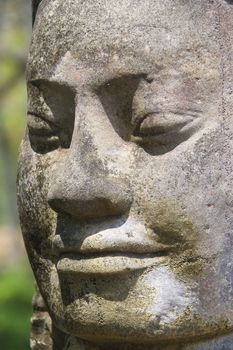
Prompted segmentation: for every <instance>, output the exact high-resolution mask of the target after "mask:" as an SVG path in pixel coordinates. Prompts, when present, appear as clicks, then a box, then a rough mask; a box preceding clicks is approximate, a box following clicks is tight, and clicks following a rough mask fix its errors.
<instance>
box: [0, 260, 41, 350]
mask: <svg viewBox="0 0 233 350" xmlns="http://www.w3.org/2000/svg"><path fill="white" fill-rule="evenodd" d="M33 291H34V288H33V283H32V276H31V274H30V273H29V271H28V269H26V268H25V266H21V267H19V268H17V269H7V270H5V271H2V272H0V310H1V312H0V347H1V349H5V350H17V349H19V350H27V349H29V332H30V317H31V314H32V308H31V299H32V295H33Z"/></svg>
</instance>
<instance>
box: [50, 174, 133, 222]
mask: <svg viewBox="0 0 233 350" xmlns="http://www.w3.org/2000/svg"><path fill="white" fill-rule="evenodd" d="M131 202H132V196H131V193H130V189H129V186H128V185H127V183H126V182H124V181H123V180H120V179H113V178H110V179H108V178H104V177H97V178H95V179H85V180H78V182H77V183H75V184H74V183H72V179H71V181H68V183H67V182H66V183H63V184H62V183H61V182H60V181H59V182H58V183H57V184H56V185H54V186H53V188H51V190H50V191H49V195H48V203H49V205H50V207H51V208H52V209H53V210H55V211H56V212H58V213H62V212H63V213H67V214H69V215H71V216H73V217H76V218H77V219H78V220H89V219H92V220H93V219H99V218H104V217H113V216H120V215H123V214H125V213H126V212H127V211H128V210H129V208H130V205H131Z"/></svg>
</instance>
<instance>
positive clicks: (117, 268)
mask: <svg viewBox="0 0 233 350" xmlns="http://www.w3.org/2000/svg"><path fill="white" fill-rule="evenodd" d="M167 256H168V252H167V251H159V252H156V253H153V254H152V253H150V254H135V253H131V252H128V253H120V252H119V253H115V252H114V253H113V252H112V253H110V252H108V253H98V254H97V253H95V254H80V253H63V254H61V255H60V257H59V258H58V260H57V270H58V272H59V273H62V274H89V275H92V274H95V275H96V274H97V275H114V274H124V273H130V272H132V271H136V270H142V269H146V268H148V267H151V266H157V265H160V264H161V263H162V262H163V261H164V260H165V259H166V258H167Z"/></svg>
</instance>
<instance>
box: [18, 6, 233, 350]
mask: <svg viewBox="0 0 233 350" xmlns="http://www.w3.org/2000/svg"><path fill="white" fill-rule="evenodd" d="M38 3H39V2H38V1H36V2H35V5H36V8H37V5H38ZM36 8H34V10H35V9H36ZM34 14H35V11H34ZM232 23H233V6H232V2H231V1H225V0H206V1H203V0H195V1H191V0H174V1H172V0H137V1H136V0H134V1H133V0H118V1H116V0H108V1H106V0H96V1H92V0H85V1H83V0H66V1H62V0H53V1H52V0H50V1H49V0H42V1H41V2H40V4H39V6H38V8H37V14H36V17H35V21H34V27H33V36H32V42H31V48H30V53H29V59H28V66H27V82H28V127H27V131H26V134H25V137H24V140H23V141H22V145H21V149H20V159H19V173H18V203H19V212H20V218H21V225H22V231H23V235H24V240H25V245H26V248H27V251H28V255H29V259H30V263H31V265H32V269H33V271H34V274H35V278H36V280H37V284H38V286H39V289H40V292H41V295H42V296H43V299H44V301H45V304H46V307H47V311H48V313H49V315H50V317H51V320H52V326H51V333H50V334H51V339H50V340H51V342H52V341H53V345H52V343H49V342H48V344H49V345H48V346H49V347H50V348H53V349H56V350H65V349H66V350H78V349H82V350H107V349H108V350H109V349H111V350H132V349H134V350H142V349H143V350H146V349H147V350H155V349H156V350H177V349H183V350H207V349H208V350H223V349H227V350H231V349H233V335H232V330H233V284H232V281H233V259H232V257H233V249H232V246H233V232H232V228H233V215H232V214H233V190H232V180H233V158H232V150H233V144H232V142H233V123H232V111H233V74H232V73H233V71H232V70H233V68H232V62H233V27H232ZM47 311H45V312H47ZM42 316H43V317H45V319H46V320H47V321H45V323H43V325H42V328H41V330H42V333H43V330H44V329H46V332H45V338H46V337H47V335H48V333H47V331H48V329H49V328H48V327H47V323H46V322H49V318H47V317H48V314H47V313H46V314H43V315H42ZM43 317H42V318H43ZM43 327H44V328H43Z"/></svg>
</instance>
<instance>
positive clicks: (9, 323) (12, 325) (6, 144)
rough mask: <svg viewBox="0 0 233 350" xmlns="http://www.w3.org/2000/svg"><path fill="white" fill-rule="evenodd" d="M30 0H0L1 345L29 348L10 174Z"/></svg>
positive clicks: (27, 275) (19, 120)
mask: <svg viewBox="0 0 233 350" xmlns="http://www.w3.org/2000/svg"><path fill="white" fill-rule="evenodd" d="M30 35H31V8H30V1H29V0H0V349H4V350H26V349H29V332H30V316H31V313H32V308H31V299H32V295H33V289H34V288H33V277H32V273H31V270H30V267H29V264H28V261H27V257H26V254H25V250H24V246H23V243H22V239H21V234H20V230H19V224H18V218H17V209H16V197H15V191H16V189H15V178H16V164H17V153H18V147H19V144H20V140H21V138H22V135H23V133H24V129H25V116H26V87H25V78H24V71H25V62H26V56H27V51H28V46H29V40H30Z"/></svg>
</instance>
